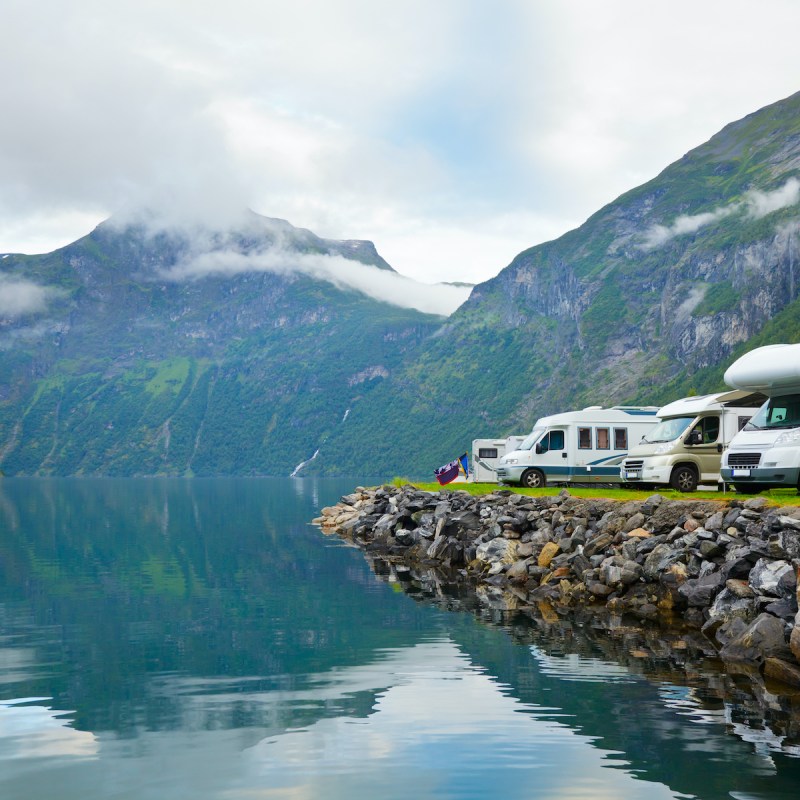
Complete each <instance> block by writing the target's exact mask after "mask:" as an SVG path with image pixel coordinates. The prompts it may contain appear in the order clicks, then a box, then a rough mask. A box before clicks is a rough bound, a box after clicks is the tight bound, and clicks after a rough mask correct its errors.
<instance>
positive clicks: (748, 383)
mask: <svg viewBox="0 0 800 800" xmlns="http://www.w3.org/2000/svg"><path fill="white" fill-rule="evenodd" d="M725 383H727V384H728V386H732V387H734V388H735V389H744V390H747V391H755V392H762V393H763V394H765V395H766V396H767V398H768V400H767V402H766V403H764V405H763V406H761V408H760V409H759V410H758V412H757V413H756V414H755V415H754V416H753V418H752V419H751V420H750V422H748V423H747V425H745V426H744V428H743V429H742V430H741V431H740V432H739V433H737V434H736V436H734V437H733V440H732V441H731V443H730V446H729V447H728V450H727V451H726V452H725V455H724V457H723V460H722V469H721V474H722V479H723V480H724V481H725V482H726V483H732V484H733V485H734V488H735V489H736V491H737V492H743V493H747V492H761V491H763V490H764V489H769V488H770V487H779V486H791V487H797V488H798V490H800V485H798V484H799V483H800V344H774V345H769V346H767V347H758V348H756V349H755V350H751V351H750V352H749V353H745V355H743V356H742V357H741V358H740V359H738V360H737V361H734V362H733V364H731V366H730V367H728V370H727V372H726V373H725Z"/></svg>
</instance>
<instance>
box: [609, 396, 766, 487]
mask: <svg viewBox="0 0 800 800" xmlns="http://www.w3.org/2000/svg"><path fill="white" fill-rule="evenodd" d="M765 399H766V398H765V397H764V395H762V394H758V393H753V392H746V391H734V392H723V393H721V394H708V395H703V396H701V397H685V398H683V400H676V401H675V402H674V403H670V404H669V405H666V406H664V407H663V408H660V409H659V410H658V418H659V419H660V420H661V422H659V423H658V425H656V427H655V428H653V430H651V431H650V432H649V433H648V434H647V435H646V436H645V438H644V439H642V441H641V442H640V443H639V444H637V445H636V446H635V447H633V448H632V449H631V451H630V452H629V453H628V457H627V458H626V459H625V460H624V461H623V462H622V466H621V467H620V475H621V478H622V481H623V483H642V484H646V485H649V486H656V485H667V484H668V485H669V486H672V488H673V489H677V490H678V491H681V492H693V491H694V490H695V489H696V488H697V484H698V483H713V484H718V483H719V482H720V480H721V478H720V463H721V461H722V451H723V450H724V449H725V448H726V447H727V446H728V443H729V442H730V441H731V439H733V437H734V435H735V434H736V433H738V432H739V431H740V430H741V429H742V427H744V425H745V423H746V422H747V421H748V420H749V419H750V417H752V416H753V414H754V413H755V412H756V409H757V408H758V407H759V406H760V405H761V404H762V403H763V402H764V400H765Z"/></svg>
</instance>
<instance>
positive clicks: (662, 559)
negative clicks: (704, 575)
mask: <svg viewBox="0 0 800 800" xmlns="http://www.w3.org/2000/svg"><path fill="white" fill-rule="evenodd" d="M685 559H686V555H685V553H683V552H682V551H681V550H677V549H675V548H674V547H672V545H669V544H667V543H666V542H665V543H663V544H659V545H657V546H656V547H655V548H654V549H653V552H652V553H650V555H648V556H647V558H646V559H645V562H644V574H645V575H646V576H647V577H648V578H650V580H653V581H656V580H658V578H659V576H660V575H661V573H662V572H664V571H666V570H667V569H668V568H669V567H670V566H672V565H673V564H676V563H678V562H679V561H685Z"/></svg>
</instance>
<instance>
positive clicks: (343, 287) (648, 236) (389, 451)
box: [0, 94, 800, 476]
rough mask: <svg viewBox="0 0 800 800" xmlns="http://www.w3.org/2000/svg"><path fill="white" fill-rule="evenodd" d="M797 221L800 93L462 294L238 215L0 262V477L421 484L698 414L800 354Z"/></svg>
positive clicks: (124, 227) (128, 228)
mask: <svg viewBox="0 0 800 800" xmlns="http://www.w3.org/2000/svg"><path fill="white" fill-rule="evenodd" d="M799 202H800V94H796V95H793V96H792V97H789V98H787V99H786V100H783V101H781V102H779V103H775V104H773V105H771V106H768V107H766V108H764V109H761V110H760V111H757V112H755V113H754V114H751V115H749V116H747V117H745V118H744V119H742V120H739V121H737V122H734V123H731V124H730V125H728V126H727V127H725V128H724V129H723V130H722V131H720V132H719V133H718V134H717V135H716V136H714V137H712V138H711V139H710V140H709V141H708V142H706V143H705V144H703V145H701V146H699V147H697V148H696V149H694V150H692V151H690V152H689V153H687V154H686V155H685V156H684V157H683V158H681V159H680V160H678V161H677V162H675V163H674V164H672V165H670V166H669V167H667V168H666V169H665V170H664V171H663V172H662V173H661V174H660V175H658V176H657V177H655V178H654V179H653V180H651V181H649V182H648V183H646V184H644V185H642V186H640V187H637V188H635V189H633V190H631V191H629V192H627V193H626V194H624V195H622V196H621V197H620V198H618V199H617V200H615V201H614V202H613V203H610V204H609V205H607V206H605V207H604V208H602V209H600V210H599V211H598V212H597V213H595V214H594V215H593V216H592V217H590V218H589V219H588V220H587V221H586V222H585V223H584V224H583V225H582V226H581V227H579V228H578V229H576V230H573V231H571V232H569V233H567V234H566V235H564V236H562V237H560V238H559V239H557V240H554V241H552V242H547V243H545V244H541V245H537V246H536V247H532V248H530V249H528V250H525V251H524V252H522V253H520V254H519V255H518V256H517V257H516V258H515V259H514V260H513V261H512V262H511V264H509V265H508V266H507V267H506V268H505V269H503V270H502V271H500V273H499V274H498V275H497V276H496V277H495V278H493V279H492V280H489V281H487V282H485V283H483V284H480V285H478V286H476V287H475V288H474V289H472V290H471V293H470V287H467V286H453V285H440V286H433V287H431V286H421V285H420V284H416V283H414V282H413V281H408V280H407V279H404V278H403V277H402V276H400V275H398V274H397V273H396V272H394V270H392V268H391V267H390V266H389V265H388V264H387V263H386V262H385V261H384V260H383V259H382V258H381V257H380V256H379V255H378V252H377V250H376V249H375V247H374V246H373V245H372V244H371V243H369V242H360V241H342V242H337V241H333V240H327V239H321V238H320V237H317V236H315V235H314V234H313V233H311V232H310V231H304V230H300V229H297V228H294V227H292V226H291V225H290V224H289V223H287V222H284V221H281V220H270V219H266V218H263V217H259V216H257V215H254V214H251V215H248V216H247V217H246V218H245V219H243V220H242V221H241V222H240V223H239V224H237V225H235V226H233V227H232V228H227V229H226V230H224V231H213V230H212V231H209V230H208V229H207V228H202V229H201V228H198V229H174V228H171V227H169V226H159V225H158V224H157V223H156V222H155V221H154V220H146V219H145V220H143V221H140V222H138V223H131V222H126V223H124V224H122V223H115V222H114V221H113V220H112V221H110V222H108V223H104V224H103V225H101V226H99V227H98V228H97V229H96V230H95V231H93V232H92V233H91V234H90V235H89V236H86V237H84V238H82V239H80V240H79V241H77V242H75V243H73V244H72V245H69V246H68V247H65V248H63V249H61V250H58V251H55V252H54V253H50V254H47V255H43V256H20V255H5V256H0V467H2V469H3V470H4V472H5V473H6V474H10V475H11V474H113V475H141V474H162V473H163V474H176V475H192V474H196V475H211V474H274V475H286V474H290V473H291V472H293V471H294V470H295V469H296V468H297V467H298V465H300V464H301V463H302V462H306V463H305V464H304V466H303V467H302V468H301V469H300V471H299V474H302V475H309V474H315V473H323V474H349V475H366V474H374V475H392V474H406V475H411V476H423V475H429V474H430V472H431V471H432V469H433V468H434V467H436V466H439V465H440V464H441V463H444V462H445V461H449V460H450V459H452V458H454V457H455V456H457V455H459V454H460V453H462V452H464V450H465V449H467V448H468V445H469V442H470V441H471V440H472V439H473V438H476V437H479V436H495V435H503V434H510V433H520V432H526V431H527V430H529V429H530V428H531V427H532V424H533V422H534V421H535V420H536V418H538V417H540V416H543V415H544V414H548V413H553V412H556V411H561V410H566V409H570V408H577V407H581V406H585V405H590V404H591V405H595V404H608V403H629V402H646V403H653V404H658V403H661V402H666V401H668V400H671V399H675V398H677V397H679V396H682V395H685V394H686V393H688V392H689V391H692V390H694V391H700V392H702V391H712V390H714V389H717V388H721V387H722V385H723V384H722V372H723V371H724V369H725V367H726V366H727V365H728V364H729V363H730V361H731V360H732V359H733V358H735V357H736V356H737V355H738V354H740V353H741V352H743V351H744V350H745V349H749V348H750V347H754V346H757V345H760V344H765V343H768V342H773V341H798V340H800V314H798V311H800V306H798V302H799V301H798V275H797V266H796V264H797V253H798V231H800V205H798V203H799ZM456 309H457V310H456ZM448 315H449V316H448Z"/></svg>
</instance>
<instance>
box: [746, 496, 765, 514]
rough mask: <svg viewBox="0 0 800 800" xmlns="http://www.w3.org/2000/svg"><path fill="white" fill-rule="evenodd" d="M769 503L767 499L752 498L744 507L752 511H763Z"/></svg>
mask: <svg viewBox="0 0 800 800" xmlns="http://www.w3.org/2000/svg"><path fill="white" fill-rule="evenodd" d="M768 502H769V501H768V500H767V498H766V497H751V498H750V499H749V500H746V501H745V503H744V507H745V508H746V509H748V510H750V511H763V510H764V509H765V508H766V507H767V503H768Z"/></svg>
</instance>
